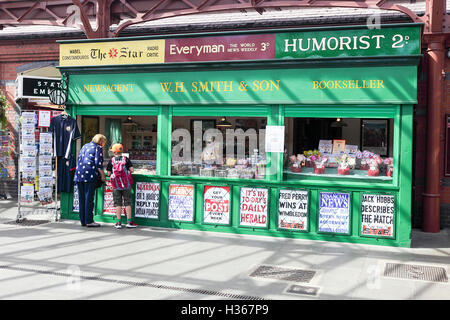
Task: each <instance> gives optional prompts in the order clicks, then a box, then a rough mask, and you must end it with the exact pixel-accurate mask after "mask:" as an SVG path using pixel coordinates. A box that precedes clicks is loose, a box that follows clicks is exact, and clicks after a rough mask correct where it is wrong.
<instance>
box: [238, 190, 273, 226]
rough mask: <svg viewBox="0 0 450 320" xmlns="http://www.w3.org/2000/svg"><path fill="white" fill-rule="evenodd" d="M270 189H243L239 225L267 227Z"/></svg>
mask: <svg viewBox="0 0 450 320" xmlns="http://www.w3.org/2000/svg"><path fill="white" fill-rule="evenodd" d="M268 193H269V189H263V188H241V194H240V199H241V201H240V212H239V215H240V216H239V224H240V225H241V226H247V227H267V213H268V209H267V205H268Z"/></svg>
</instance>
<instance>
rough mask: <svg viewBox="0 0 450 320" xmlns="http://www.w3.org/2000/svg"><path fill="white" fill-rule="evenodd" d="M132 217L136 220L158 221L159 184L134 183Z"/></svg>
mask: <svg viewBox="0 0 450 320" xmlns="http://www.w3.org/2000/svg"><path fill="white" fill-rule="evenodd" d="M134 216H135V217H137V218H148V219H158V217H159V183H154V182H136V201H135V202H134Z"/></svg>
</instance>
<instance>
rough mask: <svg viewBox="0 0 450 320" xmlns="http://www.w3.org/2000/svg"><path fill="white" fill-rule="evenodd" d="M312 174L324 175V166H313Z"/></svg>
mask: <svg viewBox="0 0 450 320" xmlns="http://www.w3.org/2000/svg"><path fill="white" fill-rule="evenodd" d="M314 173H315V174H324V173H325V166H321V167H319V166H314Z"/></svg>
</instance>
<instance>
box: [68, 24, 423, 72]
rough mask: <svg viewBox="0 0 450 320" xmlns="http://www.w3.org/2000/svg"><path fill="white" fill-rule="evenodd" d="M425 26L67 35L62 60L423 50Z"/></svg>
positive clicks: (98, 62) (96, 62)
mask: <svg viewBox="0 0 450 320" xmlns="http://www.w3.org/2000/svg"><path fill="white" fill-rule="evenodd" d="M420 35H421V26H420V25H419V24H410V25H404V24H403V25H390V26H383V27H382V28H380V29H368V28H367V27H344V28H334V29H332V30H330V29H328V30H327V29H324V28H314V29H307V30H306V31H296V32H282V33H260V34H256V33H247V34H239V35H227V36H214V37H213V36H208V37H191V38H169V39H154V38H148V39H145V40H123V39H121V40H118V41H102V42H91V41H85V40H84V41H82V40H80V41H78V40H76V41H65V42H62V43H61V46H60V66H62V67H69V66H102V65H133V64H162V63H177V62H193V61H195V62H206V61H231V60H241V61H245V60H276V59H314V58H337V57H368V56H391V55H417V54H420Z"/></svg>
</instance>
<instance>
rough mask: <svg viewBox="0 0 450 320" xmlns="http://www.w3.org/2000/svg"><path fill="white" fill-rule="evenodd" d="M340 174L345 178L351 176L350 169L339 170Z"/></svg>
mask: <svg viewBox="0 0 450 320" xmlns="http://www.w3.org/2000/svg"><path fill="white" fill-rule="evenodd" d="M338 174H340V175H344V176H346V175H349V174H350V168H345V169H342V168H339V169H338Z"/></svg>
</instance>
